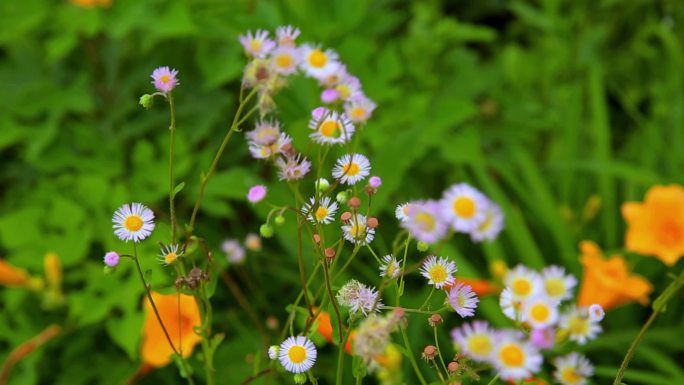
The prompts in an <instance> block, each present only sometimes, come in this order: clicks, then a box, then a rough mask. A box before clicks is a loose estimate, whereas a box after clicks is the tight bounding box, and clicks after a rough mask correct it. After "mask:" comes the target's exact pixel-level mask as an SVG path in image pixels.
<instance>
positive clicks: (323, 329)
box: [316, 310, 356, 354]
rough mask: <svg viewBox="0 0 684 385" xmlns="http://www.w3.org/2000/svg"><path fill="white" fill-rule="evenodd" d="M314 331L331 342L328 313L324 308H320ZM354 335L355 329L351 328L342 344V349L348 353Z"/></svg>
mask: <svg viewBox="0 0 684 385" xmlns="http://www.w3.org/2000/svg"><path fill="white" fill-rule="evenodd" d="M316 332H317V333H318V334H320V335H321V337H323V339H325V340H326V341H327V342H333V328H332V324H331V323H330V313H328V312H327V311H325V310H321V312H320V313H319V314H318V327H317V328H316ZM354 337H356V331H353V330H352V332H351V333H350V334H349V339H347V344H346V345H345V346H344V350H346V351H347V353H349V354H352V345H351V343H352V341H354Z"/></svg>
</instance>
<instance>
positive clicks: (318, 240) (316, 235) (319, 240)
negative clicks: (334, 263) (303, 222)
mask: <svg viewBox="0 0 684 385" xmlns="http://www.w3.org/2000/svg"><path fill="white" fill-rule="evenodd" d="M313 241H314V242H316V244H317V245H320V244H321V236H320V235H318V234H314V235H313Z"/></svg>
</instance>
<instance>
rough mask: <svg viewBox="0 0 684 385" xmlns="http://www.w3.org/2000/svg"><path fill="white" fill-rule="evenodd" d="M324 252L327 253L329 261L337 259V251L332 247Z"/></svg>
mask: <svg viewBox="0 0 684 385" xmlns="http://www.w3.org/2000/svg"><path fill="white" fill-rule="evenodd" d="M324 252H325V256H326V258H328V259H333V258H335V254H336V253H335V249H333V248H332V247H328V248H326V249H325V251H324Z"/></svg>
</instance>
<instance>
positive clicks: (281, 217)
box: [273, 215, 285, 226]
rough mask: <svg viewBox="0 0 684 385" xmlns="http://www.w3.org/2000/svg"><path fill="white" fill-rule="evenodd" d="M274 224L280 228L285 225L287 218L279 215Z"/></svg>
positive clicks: (274, 219)
mask: <svg viewBox="0 0 684 385" xmlns="http://www.w3.org/2000/svg"><path fill="white" fill-rule="evenodd" d="M273 222H274V223H275V224H276V225H278V226H280V225H282V224H283V223H285V217H284V216H282V215H277V216H276V217H275V218H273Z"/></svg>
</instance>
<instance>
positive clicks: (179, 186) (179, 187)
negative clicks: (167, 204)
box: [171, 182, 185, 198]
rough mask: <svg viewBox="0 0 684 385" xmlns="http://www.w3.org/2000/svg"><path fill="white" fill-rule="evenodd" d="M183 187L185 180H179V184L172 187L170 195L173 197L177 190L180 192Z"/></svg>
mask: <svg viewBox="0 0 684 385" xmlns="http://www.w3.org/2000/svg"><path fill="white" fill-rule="evenodd" d="M183 187H185V182H180V183H179V184H177V185H176V187H174V189H173V193H172V194H171V196H172V197H173V198H175V197H176V194H178V193H179V192H181V190H183Z"/></svg>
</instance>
